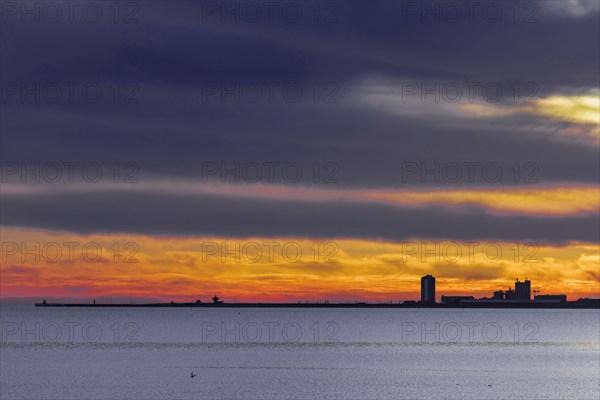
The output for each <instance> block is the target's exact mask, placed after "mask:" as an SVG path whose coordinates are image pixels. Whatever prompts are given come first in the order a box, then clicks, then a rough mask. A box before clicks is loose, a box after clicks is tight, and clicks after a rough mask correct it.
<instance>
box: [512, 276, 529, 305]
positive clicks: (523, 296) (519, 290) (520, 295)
mask: <svg viewBox="0 0 600 400" xmlns="http://www.w3.org/2000/svg"><path fill="white" fill-rule="evenodd" d="M515 299H516V300H531V281H529V280H525V281H524V282H519V279H517V281H516V282H515Z"/></svg>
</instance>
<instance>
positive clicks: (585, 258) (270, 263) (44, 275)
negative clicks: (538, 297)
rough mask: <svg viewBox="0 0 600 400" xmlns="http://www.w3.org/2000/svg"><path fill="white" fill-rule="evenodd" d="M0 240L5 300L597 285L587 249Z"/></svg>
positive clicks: (388, 296) (13, 232) (370, 294)
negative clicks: (423, 281)
mask: <svg viewBox="0 0 600 400" xmlns="http://www.w3.org/2000/svg"><path fill="white" fill-rule="evenodd" d="M0 229H1V233H2V238H3V241H2V255H1V256H2V263H1V267H0V273H1V275H2V282H1V292H2V296H3V297H4V298H6V297H36V298H42V297H71V298H73V297H78V298H82V297H86V298H92V297H93V298H100V297H103V296H120V297H122V296H127V297H143V298H157V299H161V300H186V301H187V300H190V299H196V298H200V299H202V300H208V299H209V298H210V297H212V295H214V294H218V295H219V296H221V297H222V298H223V299H225V300H226V301H233V300H234V299H237V300H238V301H267V302H268V301H300V300H307V299H311V300H315V299H330V300H355V299H364V300H372V301H375V300H407V299H415V298H417V297H418V292H419V279H420V277H421V276H422V275H425V274H428V273H431V274H433V275H435V276H436V277H437V278H438V292H439V293H443V294H473V295H475V296H477V297H482V296H489V295H491V293H492V292H493V291H494V290H497V289H499V288H500V289H505V288H506V287H507V286H509V285H510V284H512V281H513V280H514V278H516V277H521V278H528V279H531V280H532V282H533V287H534V288H535V289H536V290H540V291H541V293H565V294H567V295H569V298H571V299H577V298H579V297H592V296H598V290H599V283H600V276H599V274H598V270H599V265H600V264H599V263H600V255H599V253H598V246H597V245H595V244H587V243H570V244H568V245H566V246H557V247H554V246H545V245H537V244H535V243H507V242H485V241H482V242H479V243H475V242H464V243H463V242H450V241H441V242H432V241H421V240H417V239H415V240H413V241H407V242H402V243H395V242H381V241H372V240H338V239H320V240H316V239H315V240H313V239H307V238H246V239H226V238H209V237H153V236H141V235H73V234H68V233H63V232H46V231H41V230H32V229H21V228H6V227H2V228H0ZM67 243H71V244H70V245H67ZM36 244H37V250H36ZM23 246H24V247H23ZM69 247H70V248H72V249H73V251H72V252H71V253H69V252H68V251H67V249H68V248H69ZM59 249H60V250H59ZM59 251H61V252H62V254H61V256H60V257H59V256H58V254H59V253H58V252H59ZM36 255H37V258H36Z"/></svg>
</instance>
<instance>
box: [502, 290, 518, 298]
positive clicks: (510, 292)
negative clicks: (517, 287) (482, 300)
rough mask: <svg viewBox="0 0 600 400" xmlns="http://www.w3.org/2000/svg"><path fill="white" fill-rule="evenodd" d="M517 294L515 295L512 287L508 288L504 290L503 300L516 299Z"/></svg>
mask: <svg viewBox="0 0 600 400" xmlns="http://www.w3.org/2000/svg"><path fill="white" fill-rule="evenodd" d="M516 299H517V296H516V295H515V291H514V290H512V288H508V289H507V290H506V291H505V292H504V300H516Z"/></svg>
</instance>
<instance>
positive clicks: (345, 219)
mask: <svg viewBox="0 0 600 400" xmlns="http://www.w3.org/2000/svg"><path fill="white" fill-rule="evenodd" d="M115 4H116V5H115ZM599 4H600V3H598V2H597V1H584V0H568V1H554V0H548V1H520V2H513V1H478V2H463V1H457V2H442V1H428V2H424V1H401V0H399V1H363V0H352V1H323V2H309V1H284V2H280V1H270V2H268V1H267V2H262V1H258V2H241V1H230V2H227V3H223V2H219V1H193V0H186V1H163V0H152V1H132V2H125V1H122V2H117V3H115V2H109V1H92V2H80V3H77V5H71V6H69V5H66V3H60V2H59V3H54V2H51V3H45V2H12V1H10V2H9V1H7V2H4V1H3V2H2V4H1V7H0V8H1V9H0V13H1V14H0V23H1V24H0V82H1V85H2V86H1V87H0V89H1V90H0V105H1V111H0V139H1V141H0V156H1V160H2V161H1V171H0V172H1V190H0V217H1V218H0V219H1V221H0V234H1V242H2V249H1V251H2V254H1V264H0V278H1V280H0V300H3V301H12V300H14V299H16V298H22V299H41V298H51V299H53V298H55V299H92V298H96V299H107V300H111V301H112V300H114V299H133V300H136V301H149V300H161V301H162V300H164V301H168V300H182V301H184V300H185V301H187V300H190V299H202V300H208V299H210V298H211V297H212V296H213V295H215V294H218V295H219V296H220V297H221V298H222V299H224V300H225V301H317V300H338V301H357V300H361V301H401V300H410V299H418V297H419V290H420V282H419V280H420V277H421V276H423V275H426V274H432V275H434V276H436V278H437V293H438V298H439V296H440V295H441V294H447V295H474V296H476V297H484V296H491V294H492V292H493V291H494V290H498V289H506V288H508V287H509V286H511V285H512V284H513V282H514V280H515V279H516V278H520V279H530V280H531V281H532V288H533V289H535V290H537V291H539V293H541V294H557V293H565V294H567V295H568V297H569V299H570V300H576V299H578V298H580V297H599V296H600V254H599V250H598V243H599V242H600V217H599V212H600V192H599V187H598V182H599V174H600V172H599V171H600V120H599V119H600V77H599V71H600V68H599V67H600V43H599V42H600V6H599Z"/></svg>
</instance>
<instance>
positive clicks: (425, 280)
mask: <svg viewBox="0 0 600 400" xmlns="http://www.w3.org/2000/svg"><path fill="white" fill-rule="evenodd" d="M421 301H422V302H424V303H430V304H433V303H435V278H434V277H433V276H432V275H425V276H424V277H422V278H421Z"/></svg>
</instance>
